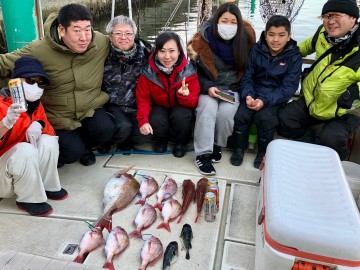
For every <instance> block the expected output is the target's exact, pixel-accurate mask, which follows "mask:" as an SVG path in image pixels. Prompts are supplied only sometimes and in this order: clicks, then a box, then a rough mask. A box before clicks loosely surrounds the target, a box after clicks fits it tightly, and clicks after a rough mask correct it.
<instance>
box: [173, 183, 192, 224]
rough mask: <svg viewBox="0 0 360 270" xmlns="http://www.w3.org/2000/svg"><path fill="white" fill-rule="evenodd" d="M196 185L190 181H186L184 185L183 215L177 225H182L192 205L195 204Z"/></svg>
mask: <svg viewBox="0 0 360 270" xmlns="http://www.w3.org/2000/svg"><path fill="white" fill-rule="evenodd" d="M195 194H196V192H195V184H194V183H193V181H191V180H190V179H187V180H184V182H183V184H182V197H183V202H182V206H181V214H180V217H179V219H178V222H177V223H180V221H181V219H182V217H183V216H184V215H185V212H186V210H187V209H188V207H189V205H190V203H191V202H192V201H193V202H195Z"/></svg>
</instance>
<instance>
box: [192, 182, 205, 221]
mask: <svg viewBox="0 0 360 270" xmlns="http://www.w3.org/2000/svg"><path fill="white" fill-rule="evenodd" d="M207 190H208V179H207V178H205V177H203V178H201V179H200V180H199V181H198V182H197V184H196V206H197V215H196V218H195V223H196V222H197V221H198V218H199V216H200V213H201V209H202V206H203V204H204V199H205V194H206V192H207Z"/></svg>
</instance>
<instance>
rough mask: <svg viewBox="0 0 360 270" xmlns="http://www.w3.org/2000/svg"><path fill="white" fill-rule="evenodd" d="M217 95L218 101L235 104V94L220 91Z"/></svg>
mask: <svg viewBox="0 0 360 270" xmlns="http://www.w3.org/2000/svg"><path fill="white" fill-rule="evenodd" d="M217 94H218V95H219V98H220V99H222V100H225V101H227V102H230V103H235V94H234V93H233V92H231V91H229V92H224V91H222V90H220V92H217Z"/></svg>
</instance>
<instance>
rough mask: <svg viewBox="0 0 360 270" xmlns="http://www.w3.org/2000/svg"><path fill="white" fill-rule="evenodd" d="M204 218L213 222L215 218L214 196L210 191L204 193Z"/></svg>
mask: <svg viewBox="0 0 360 270" xmlns="http://www.w3.org/2000/svg"><path fill="white" fill-rule="evenodd" d="M204 204H205V220H206V221H207V222H214V221H215V218H216V198H215V194H214V193H212V192H207V193H206V194H205V201H204Z"/></svg>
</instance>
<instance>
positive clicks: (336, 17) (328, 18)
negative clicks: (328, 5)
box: [320, 13, 346, 21]
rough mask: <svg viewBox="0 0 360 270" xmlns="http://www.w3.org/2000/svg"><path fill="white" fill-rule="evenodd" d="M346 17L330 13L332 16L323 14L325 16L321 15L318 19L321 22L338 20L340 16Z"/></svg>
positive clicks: (341, 14)
mask: <svg viewBox="0 0 360 270" xmlns="http://www.w3.org/2000/svg"><path fill="white" fill-rule="evenodd" d="M344 15H346V14H345V13H332V14H325V15H321V16H320V19H321V20H323V21H329V20H331V19H335V20H338V19H340V18H341V17H342V16H344Z"/></svg>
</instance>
